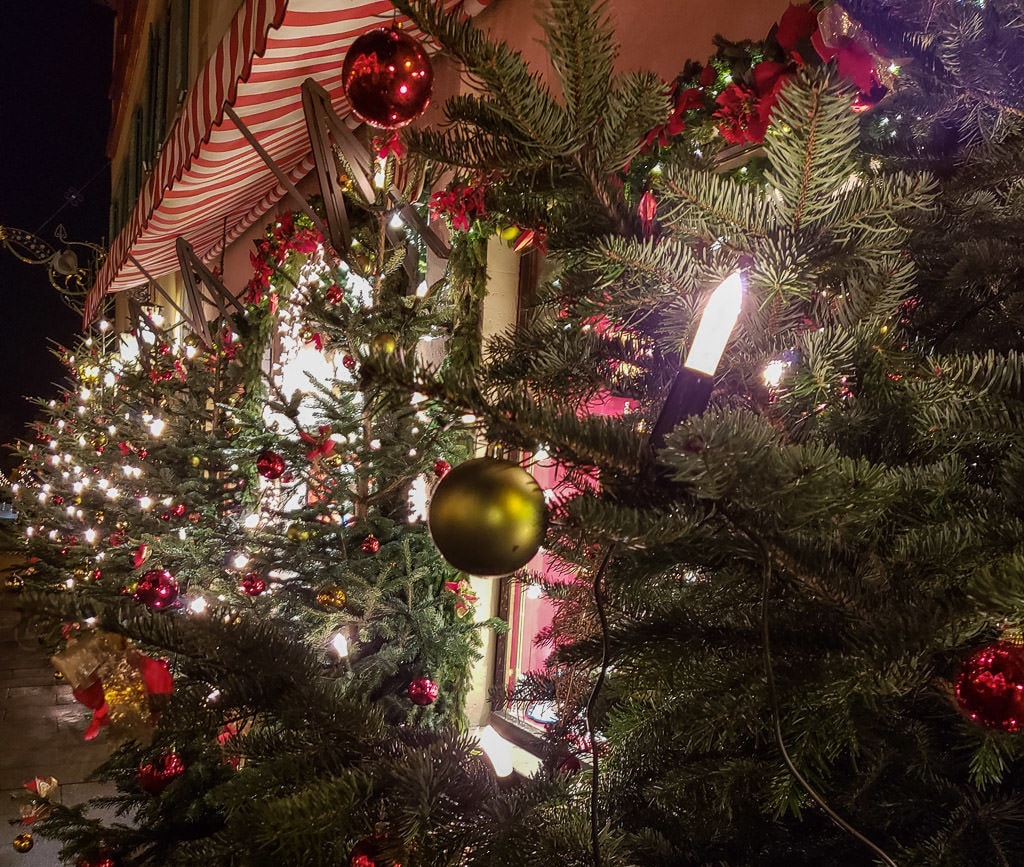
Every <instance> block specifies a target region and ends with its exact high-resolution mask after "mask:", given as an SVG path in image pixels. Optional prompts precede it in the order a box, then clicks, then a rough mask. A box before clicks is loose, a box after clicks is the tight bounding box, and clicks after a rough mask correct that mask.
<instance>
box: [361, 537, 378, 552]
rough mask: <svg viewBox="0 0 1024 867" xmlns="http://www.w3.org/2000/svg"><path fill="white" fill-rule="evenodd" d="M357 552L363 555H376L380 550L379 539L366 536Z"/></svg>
mask: <svg viewBox="0 0 1024 867" xmlns="http://www.w3.org/2000/svg"><path fill="white" fill-rule="evenodd" d="M359 550H360V551H362V552H363V553H364V554H376V553H377V552H378V551H379V550H380V539H378V538H377V537H376V536H373V535H370V536H367V537H366V538H365V539H363V544H362V545H360V546H359Z"/></svg>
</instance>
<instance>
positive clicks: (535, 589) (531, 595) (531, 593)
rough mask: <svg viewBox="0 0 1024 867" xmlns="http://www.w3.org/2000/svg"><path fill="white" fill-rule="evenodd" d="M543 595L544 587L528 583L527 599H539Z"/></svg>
mask: <svg viewBox="0 0 1024 867" xmlns="http://www.w3.org/2000/svg"><path fill="white" fill-rule="evenodd" d="M543 596H544V588H543V587H541V585H540V584H529V585H527V587H526V598H527V599H540V598H542V597H543Z"/></svg>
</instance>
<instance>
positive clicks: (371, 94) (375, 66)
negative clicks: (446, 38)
mask: <svg viewBox="0 0 1024 867" xmlns="http://www.w3.org/2000/svg"><path fill="white" fill-rule="evenodd" d="M433 83H434V70H433V68H432V67H431V65H430V58H429V57H427V52H426V51H424V50H423V46H422V45H420V43H419V42H417V41H416V40H415V39H413V37H411V36H409V35H408V34H407V33H403V32H402V31H401V30H398V29H397V28H395V27H380V28H378V29H376V30H371V31H370V32H369V33H364V34H363V35H362V36H360V37H359V38H358V39H356V41H355V42H353V43H352V47H351V48H350V49H349V50H348V54H346V55H345V63H344V65H343V66H342V69H341V84H342V87H343V88H344V89H345V94H346V96H348V100H349V102H350V103H351V105H352V111H353V112H355V114H356V117H358V118H359V119H360V120H362V121H365V122H366V123H368V124H371V125H372V126H377V127H382V128H384V129H398V128H399V127H402V126H405V125H406V124H407V123H409V122H410V121H413V120H415V119H416V118H418V117H419V116H420V115H421V114H423V112H424V111H426V109H427V105H429V103H430V91H431V88H432V86H433Z"/></svg>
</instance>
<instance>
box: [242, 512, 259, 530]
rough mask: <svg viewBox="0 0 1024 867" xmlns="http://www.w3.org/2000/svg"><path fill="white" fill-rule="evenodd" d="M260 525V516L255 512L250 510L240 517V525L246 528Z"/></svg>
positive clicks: (253, 528)
mask: <svg viewBox="0 0 1024 867" xmlns="http://www.w3.org/2000/svg"><path fill="white" fill-rule="evenodd" d="M259 525H260V516H259V515H258V514H256V512H250V513H249V514H248V515H246V516H245V518H243V519H242V526H243V527H245V529H246V530H255V529H256V528H257V527H258V526H259Z"/></svg>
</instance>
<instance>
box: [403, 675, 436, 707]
mask: <svg viewBox="0 0 1024 867" xmlns="http://www.w3.org/2000/svg"><path fill="white" fill-rule="evenodd" d="M439 691H440V689H439V687H438V685H437V684H436V683H435V682H434V681H432V680H431V679H430V678H429V677H417V678H416V679H415V680H414V681H412V682H411V683H410V684H409V701H411V702H412V703H413V704H418V705H419V706H420V707H426V706H427V705H428V704H433V703H434V701H435V700H436V699H437V694H438V692H439Z"/></svg>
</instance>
